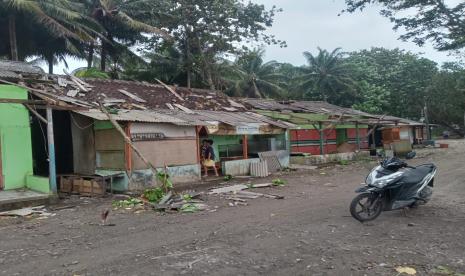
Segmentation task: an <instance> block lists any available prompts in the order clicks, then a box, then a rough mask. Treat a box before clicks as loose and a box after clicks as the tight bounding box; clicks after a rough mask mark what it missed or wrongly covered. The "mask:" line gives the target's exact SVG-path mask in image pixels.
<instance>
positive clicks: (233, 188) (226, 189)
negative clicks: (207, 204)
mask: <svg viewBox="0 0 465 276" xmlns="http://www.w3.org/2000/svg"><path fill="white" fill-rule="evenodd" d="M248 188H249V187H248V186H247V185H244V184H237V185H233V186H228V187H223V188H217V189H213V190H211V191H210V193H209V194H226V193H230V192H238V191H242V190H245V189H248Z"/></svg>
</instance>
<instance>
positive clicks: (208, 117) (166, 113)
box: [75, 109, 294, 128]
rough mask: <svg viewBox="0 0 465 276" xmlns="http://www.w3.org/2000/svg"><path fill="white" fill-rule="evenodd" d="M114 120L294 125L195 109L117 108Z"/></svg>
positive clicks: (101, 116)
mask: <svg viewBox="0 0 465 276" xmlns="http://www.w3.org/2000/svg"><path fill="white" fill-rule="evenodd" d="M75 112H76V113H78V114H81V115H84V116H87V117H90V118H93V119H96V120H100V121H104V120H108V116H107V115H106V114H105V113H104V112H102V111H100V110H98V109H91V110H87V111H75ZM111 116H112V118H113V119H115V120H116V121H125V122H146V123H171V124H175V125H194V126H196V125H197V126H208V125H215V124H217V123H224V124H228V125H232V126H243V125H247V124H263V125H272V126H276V127H280V128H290V127H293V126H294V125H292V124H289V123H286V122H280V121H274V120H271V119H269V118H267V117H265V116H261V115H258V114H255V113H251V112H241V113H234V112H223V111H204V110H197V111H192V112H189V113H187V112H184V111H180V110H179V111H178V110H162V109H159V110H118V112H117V113H114V114H111Z"/></svg>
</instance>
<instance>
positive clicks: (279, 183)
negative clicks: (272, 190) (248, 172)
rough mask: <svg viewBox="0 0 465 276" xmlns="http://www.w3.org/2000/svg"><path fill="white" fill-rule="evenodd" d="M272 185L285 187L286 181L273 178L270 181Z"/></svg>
mask: <svg viewBox="0 0 465 276" xmlns="http://www.w3.org/2000/svg"><path fill="white" fill-rule="evenodd" d="M271 183H273V186H284V185H286V181H285V180H283V179H280V178H275V179H273V180H272V181H271Z"/></svg>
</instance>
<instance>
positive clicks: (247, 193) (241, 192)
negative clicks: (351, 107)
mask: <svg viewBox="0 0 465 276" xmlns="http://www.w3.org/2000/svg"><path fill="white" fill-rule="evenodd" d="M236 195H237V196H238V197H242V196H256V197H266V198H272V199H284V196H282V195H273V194H264V193H255V192H248V191H239V192H237V194H236Z"/></svg>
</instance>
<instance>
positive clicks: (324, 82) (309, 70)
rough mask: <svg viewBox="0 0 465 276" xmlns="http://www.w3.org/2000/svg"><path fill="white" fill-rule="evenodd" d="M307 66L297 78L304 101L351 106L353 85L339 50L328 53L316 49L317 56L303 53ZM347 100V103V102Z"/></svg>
mask: <svg viewBox="0 0 465 276" xmlns="http://www.w3.org/2000/svg"><path fill="white" fill-rule="evenodd" d="M304 57H305V59H306V60H307V66H305V67H303V68H302V69H301V70H302V72H303V74H302V75H301V76H300V77H299V78H300V80H301V86H302V87H303V88H304V91H305V96H304V97H305V99H310V100H324V101H329V102H332V103H334V104H341V105H347V104H351V99H353V98H354V96H355V94H354V92H355V90H354V86H355V83H354V81H353V79H352V78H351V75H350V74H349V72H350V70H349V69H350V68H349V67H348V65H347V64H346V63H345V62H344V55H343V53H342V52H341V49H340V48H337V49H334V50H333V51H331V52H329V51H327V50H324V49H321V48H318V54H317V55H313V54H312V53H310V52H304ZM347 100H349V102H347Z"/></svg>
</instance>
